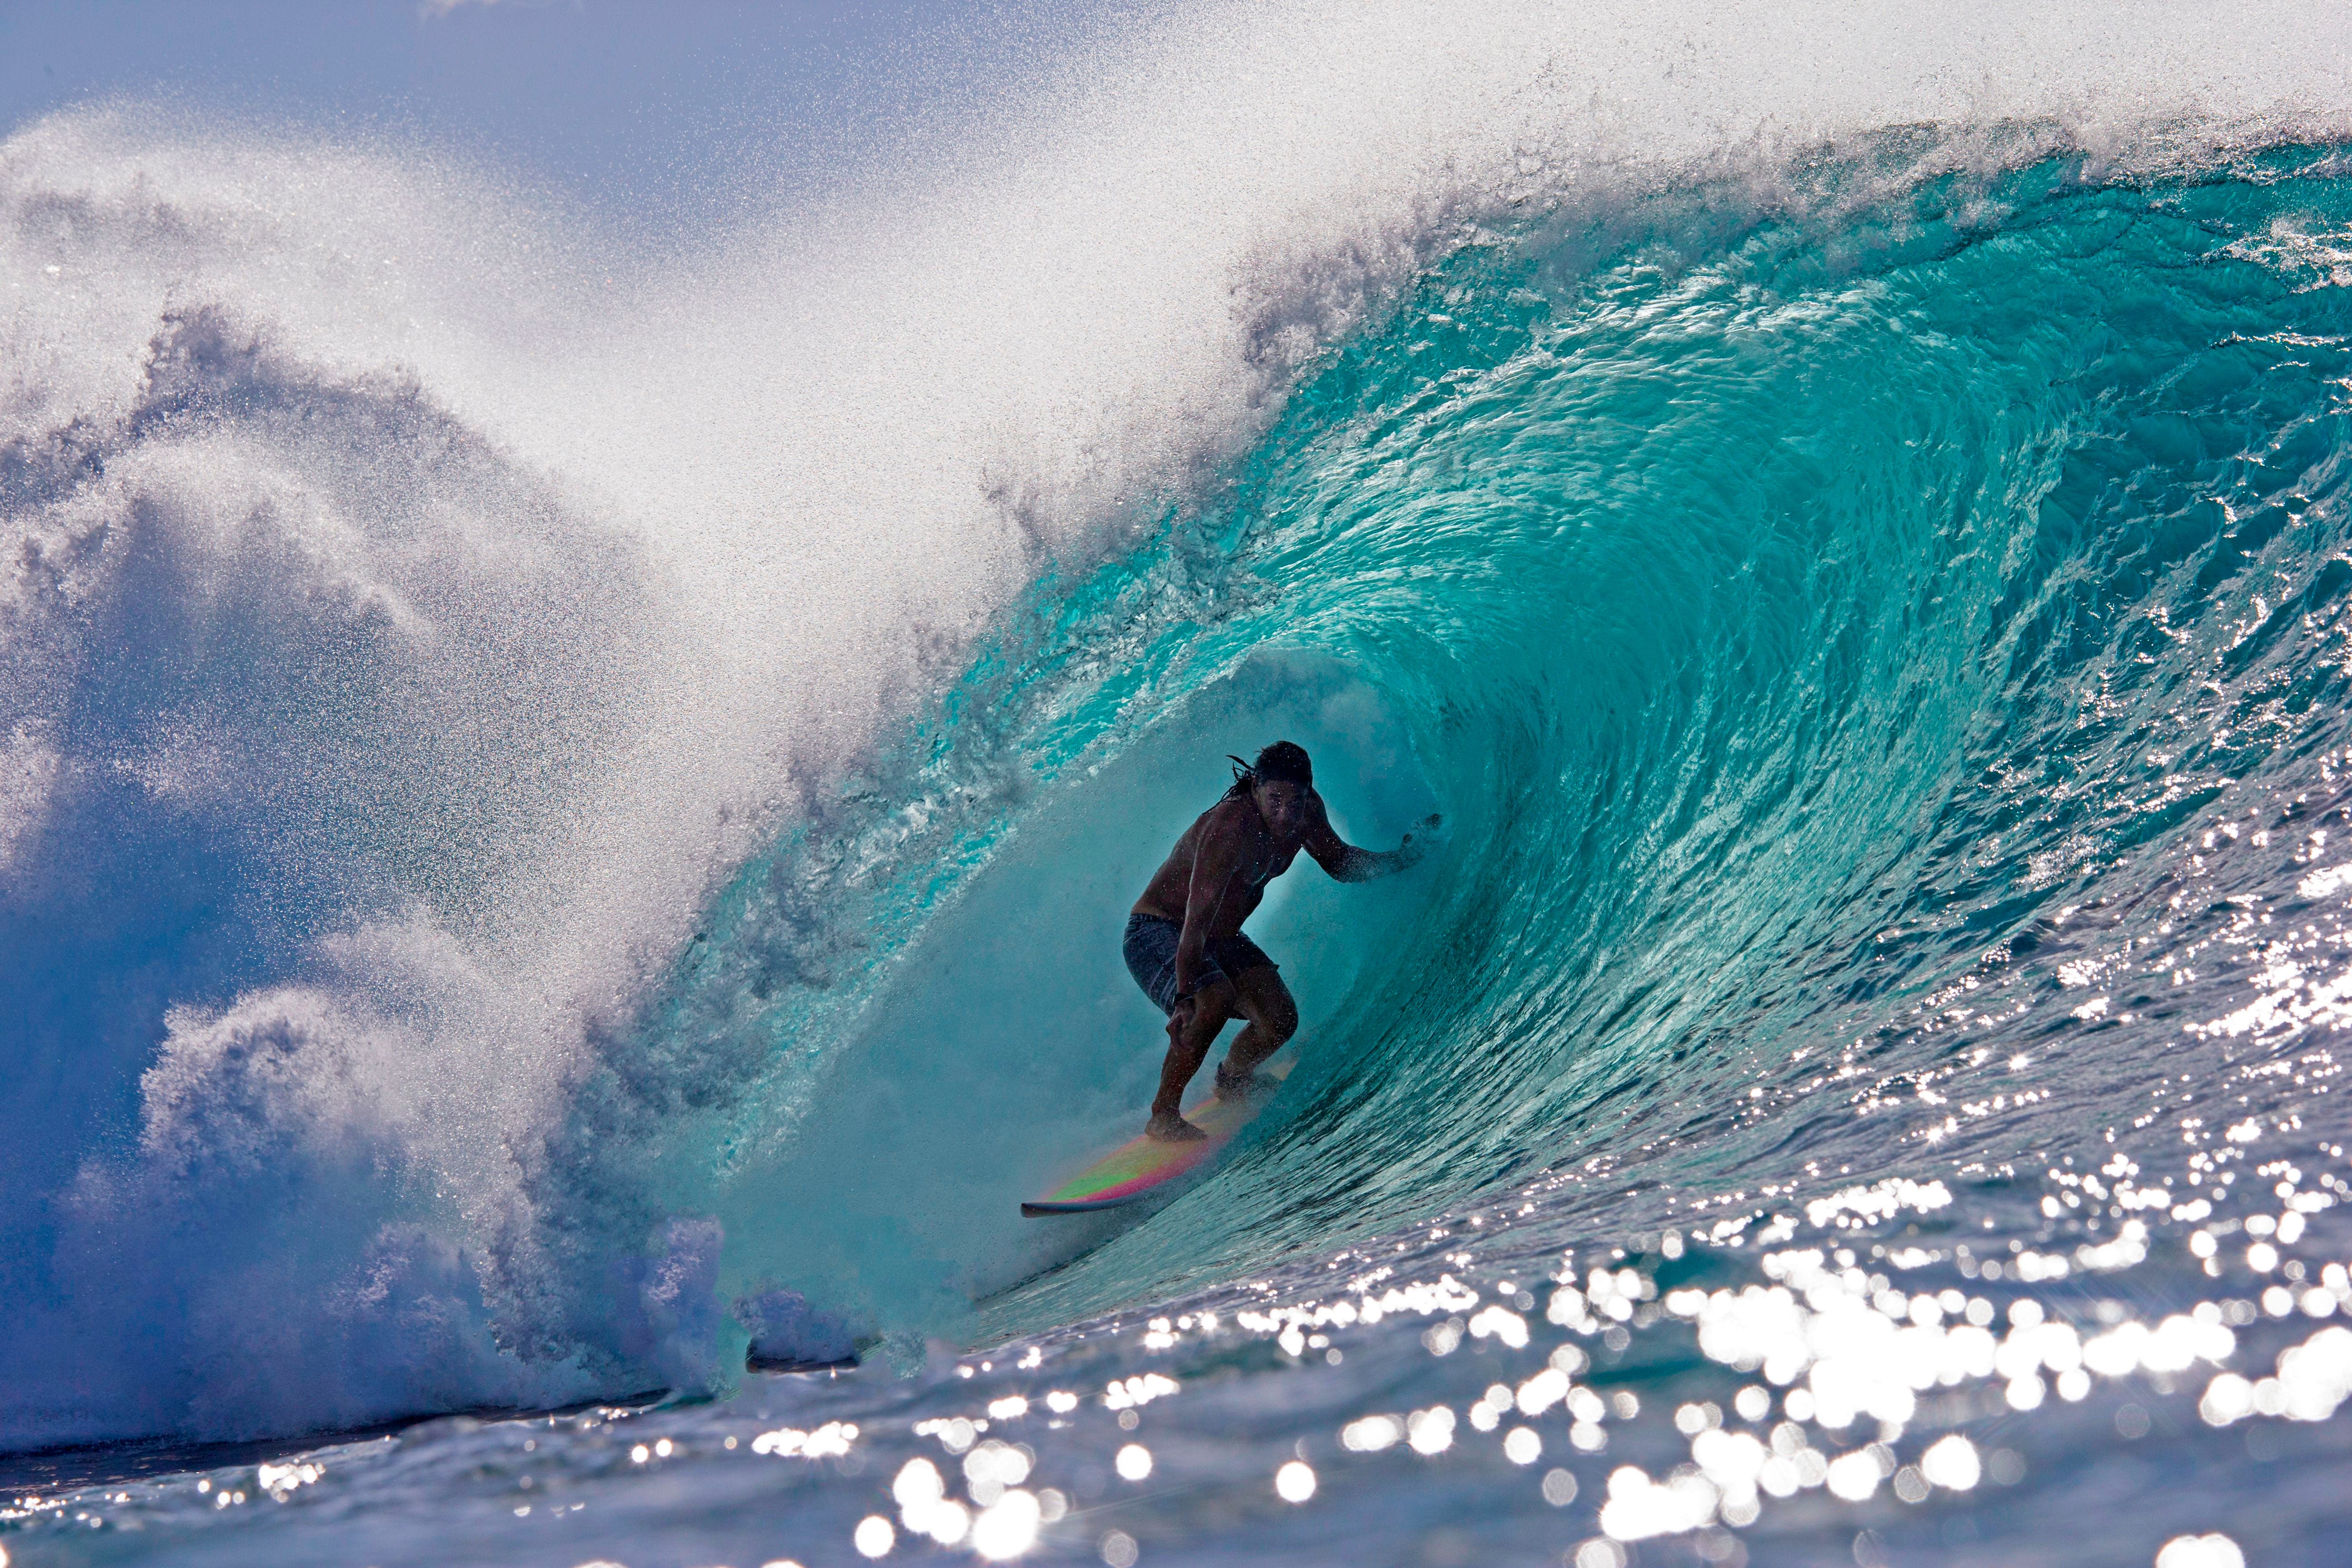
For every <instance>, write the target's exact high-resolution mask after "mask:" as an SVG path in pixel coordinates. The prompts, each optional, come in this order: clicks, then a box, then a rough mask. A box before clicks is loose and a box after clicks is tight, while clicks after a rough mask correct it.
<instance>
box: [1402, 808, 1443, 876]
mask: <svg viewBox="0 0 2352 1568" xmlns="http://www.w3.org/2000/svg"><path fill="white" fill-rule="evenodd" d="M1444 825H1445V818H1444V816H1441V815H1439V814H1438V813H1436V812H1431V813H1430V814H1429V815H1428V816H1424V817H1423V818H1422V819H1421V821H1420V822H1419V823H1418V824H1416V825H1415V826H1413V828H1412V831H1410V832H1408V833H1407V834H1406V835H1405V836H1404V837H1403V838H1402V839H1401V840H1400V841H1399V842H1398V844H1397V850H1396V852H1397V859H1398V860H1399V861H1400V862H1401V864H1400V865H1399V867H1398V869H1400V870H1402V869H1403V868H1404V867H1406V866H1411V865H1412V864H1414V863H1415V862H1417V861H1418V860H1420V859H1421V858H1422V857H1423V856H1424V855H1426V854H1428V853H1429V840H1430V838H1431V837H1433V836H1434V835H1435V834H1436V832H1437V830H1438V829H1439V828H1440V827H1443V826H1444Z"/></svg>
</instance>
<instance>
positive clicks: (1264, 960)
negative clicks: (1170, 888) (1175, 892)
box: [1119, 915, 1278, 1013]
mask: <svg viewBox="0 0 2352 1568" xmlns="http://www.w3.org/2000/svg"><path fill="white" fill-rule="evenodd" d="M1183 935H1184V928H1183V927H1182V926H1181V925H1178V924H1177V923H1176V922H1175V921H1171V920H1163V919H1161V918H1160V916H1158V915H1129V916H1128V917H1127V938H1126V940H1125V941H1124V942H1120V944H1119V952H1120V953H1121V954H1123V955H1124V956H1125V957H1126V959H1127V972H1128V973H1129V974H1132V975H1134V976H1135V983H1136V984H1138V985H1140V986H1142V987H1143V994H1145V995H1146V996H1149V997H1150V998H1151V1001H1152V1005H1154V1006H1156V1007H1158V1008H1159V1009H1160V1011H1161V1012H1163V1013H1173V1012H1174V1011H1176V944H1177V942H1180V941H1181V940H1182V939H1183ZM1276 967H1278V966H1277V965H1276V963H1275V962H1274V960H1272V959H1270V958H1268V957H1267V956H1266V955H1265V949H1264V948H1262V947H1260V946H1258V944H1257V943H1255V942H1252V941H1250V939H1249V938H1247V937H1245V936H1244V935H1243V934H1242V933H1241V932H1239V931H1235V932H1234V934H1233V935H1231V936H1213V937H1211V938H1210V939H1209V940H1208V942H1207V943H1206V944H1205V945H1204V946H1203V947H1202V950H1201V984H1203V985H1206V984H1209V983H1210V982H1211V981H1213V980H1215V979H1218V978H1220V977H1222V978H1223V979H1227V980H1231V979H1234V978H1235V977H1236V976H1239V975H1244V974H1247V973H1249V972H1250V971H1251V970H1253V969H1274V968H1276Z"/></svg>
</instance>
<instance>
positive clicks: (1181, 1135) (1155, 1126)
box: [1143, 1110, 1208, 1143]
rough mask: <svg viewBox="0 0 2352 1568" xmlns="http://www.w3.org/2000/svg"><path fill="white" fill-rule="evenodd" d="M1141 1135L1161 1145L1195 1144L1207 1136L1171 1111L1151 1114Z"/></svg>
mask: <svg viewBox="0 0 2352 1568" xmlns="http://www.w3.org/2000/svg"><path fill="white" fill-rule="evenodd" d="M1143 1135H1144V1136H1145V1137H1146V1138H1153V1139H1157V1140H1159V1141H1160V1142H1162V1143H1197V1142H1200V1141H1201V1140H1202V1139H1203V1138H1206V1137H1207V1136H1208V1134H1207V1133H1205V1132H1203V1131H1201V1130H1200V1129H1199V1128H1197V1127H1195V1126H1193V1125H1192V1123H1191V1122H1189V1121H1185V1120H1184V1119H1183V1118H1182V1117H1181V1116H1179V1115H1177V1114H1176V1113H1175V1112H1174V1111H1172V1110H1161V1111H1155V1112H1153V1114H1152V1118H1151V1122H1150V1125H1149V1126H1147V1127H1146V1128H1144V1130H1143Z"/></svg>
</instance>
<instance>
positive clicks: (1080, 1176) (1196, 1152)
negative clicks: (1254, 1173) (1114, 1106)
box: [1021, 1060, 1291, 1219]
mask: <svg viewBox="0 0 2352 1568" xmlns="http://www.w3.org/2000/svg"><path fill="white" fill-rule="evenodd" d="M1290 1067H1291V1064H1290V1063H1289V1062H1288V1061H1285V1060H1276V1061H1270V1062H1265V1063H1262V1064H1260V1066H1259V1068H1258V1069H1257V1070H1258V1073H1259V1076H1261V1077H1264V1078H1270V1079H1274V1080H1275V1081H1276V1083H1279V1082H1281V1080H1282V1079H1286V1078H1288V1077H1289V1076H1290ZM1273 1098H1274V1097H1273V1094H1272V1093H1271V1092H1270V1091H1269V1092H1267V1093H1264V1094H1256V1095H1253V1096H1251V1097H1250V1099H1249V1100H1246V1101H1244V1102H1242V1103H1239V1104H1236V1103H1235V1102H1234V1101H1233V1100H1219V1099H1218V1098H1217V1095H1216V1090H1215V1089H1211V1090H1210V1091H1209V1093H1208V1094H1207V1095H1206V1096H1205V1097H1204V1098H1202V1100H1198V1101H1196V1102H1195V1103H1193V1104H1192V1105H1190V1106H1187V1107H1186V1108H1185V1110H1184V1120H1185V1121H1189V1122H1191V1123H1192V1125H1193V1126H1195V1127H1197V1128H1199V1129H1200V1130H1201V1131H1203V1132H1205V1133H1207V1134H1208V1136H1207V1137H1206V1138H1203V1139H1201V1140H1200V1141H1199V1142H1192V1143H1162V1142H1160V1141H1159V1140H1158V1139H1156V1138H1148V1137H1143V1136H1140V1135H1139V1136H1137V1137H1134V1138H1130V1139H1129V1140H1128V1141H1127V1142H1124V1143H1122V1144H1120V1145H1119V1146H1118V1148H1116V1149H1114V1150H1112V1151H1111V1152H1109V1153H1108V1154H1105V1155H1104V1156H1103V1157H1102V1158H1101V1159H1099V1160H1097V1161H1096V1162H1095V1163H1093V1164H1091V1165H1088V1166H1087V1168H1086V1169H1085V1170H1083V1171H1080V1172H1079V1173H1077V1174H1076V1175H1075V1176H1072V1177H1071V1178H1070V1179H1069V1180H1068V1181H1066V1182H1064V1183H1063V1184H1061V1185H1060V1186H1058V1187H1056V1188H1055V1189H1054V1190H1053V1191H1052V1192H1051V1193H1049V1194H1046V1195H1045V1196H1044V1197H1042V1198H1037V1199H1034V1201H1032V1202H1029V1203H1024V1204H1023V1205H1021V1212H1022V1213H1023V1214H1024V1215H1028V1216H1029V1217H1030V1218H1032V1219H1036V1218H1039V1217H1042V1216H1043V1215H1055V1214H1092V1213H1093V1212H1094V1211H1095V1210H1097V1209H1112V1208H1117V1207H1118V1205H1121V1204H1131V1203H1133V1202H1135V1201H1136V1200H1137V1199H1138V1198H1141V1197H1146V1196H1149V1195H1150V1194H1151V1193H1152V1192H1154V1191H1155V1190H1157V1189H1158V1188H1160V1187H1163V1186H1165V1185H1167V1184H1169V1183H1170V1182H1172V1181H1174V1180H1176V1179H1177V1178H1178V1177H1180V1176H1183V1175H1186V1174H1189V1173H1192V1172H1193V1171H1196V1170H1199V1169H1200V1168H1201V1166H1202V1165H1203V1164H1205V1163H1208V1160H1209V1158H1210V1156H1211V1155H1213V1154H1214V1153H1216V1152H1217V1151H1218V1150H1220V1149H1222V1148H1223V1147H1224V1146H1225V1145H1226V1144H1228V1143H1230V1142H1233V1141H1234V1133H1236V1132H1239V1131H1241V1130H1242V1129H1243V1128H1244V1127H1246V1126H1248V1125H1249V1124H1250V1123H1251V1122H1252V1121H1255V1120H1256V1118H1257V1113H1258V1111H1259V1110H1261V1109H1263V1108H1264V1107H1265V1102H1266V1101H1267V1100H1271V1099H1273Z"/></svg>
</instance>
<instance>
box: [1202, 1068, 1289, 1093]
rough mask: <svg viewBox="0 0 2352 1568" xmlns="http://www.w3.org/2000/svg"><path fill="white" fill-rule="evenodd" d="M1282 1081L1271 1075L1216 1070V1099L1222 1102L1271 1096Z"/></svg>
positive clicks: (1222, 1069)
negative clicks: (1263, 1095)
mask: <svg viewBox="0 0 2352 1568" xmlns="http://www.w3.org/2000/svg"><path fill="white" fill-rule="evenodd" d="M1281 1083H1282V1080H1281V1079H1278V1078H1276V1077H1275V1076H1274V1075H1273V1074H1271V1073H1263V1072H1250V1073H1234V1072H1232V1071H1230V1070H1228V1069H1227V1068H1218V1069H1217V1098H1218V1099H1219V1100H1255V1099H1256V1098H1257V1097H1258V1096H1259V1095H1262V1094H1271V1093H1272V1092H1273V1091H1274V1090H1275V1089H1277V1088H1279V1087H1281Z"/></svg>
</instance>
